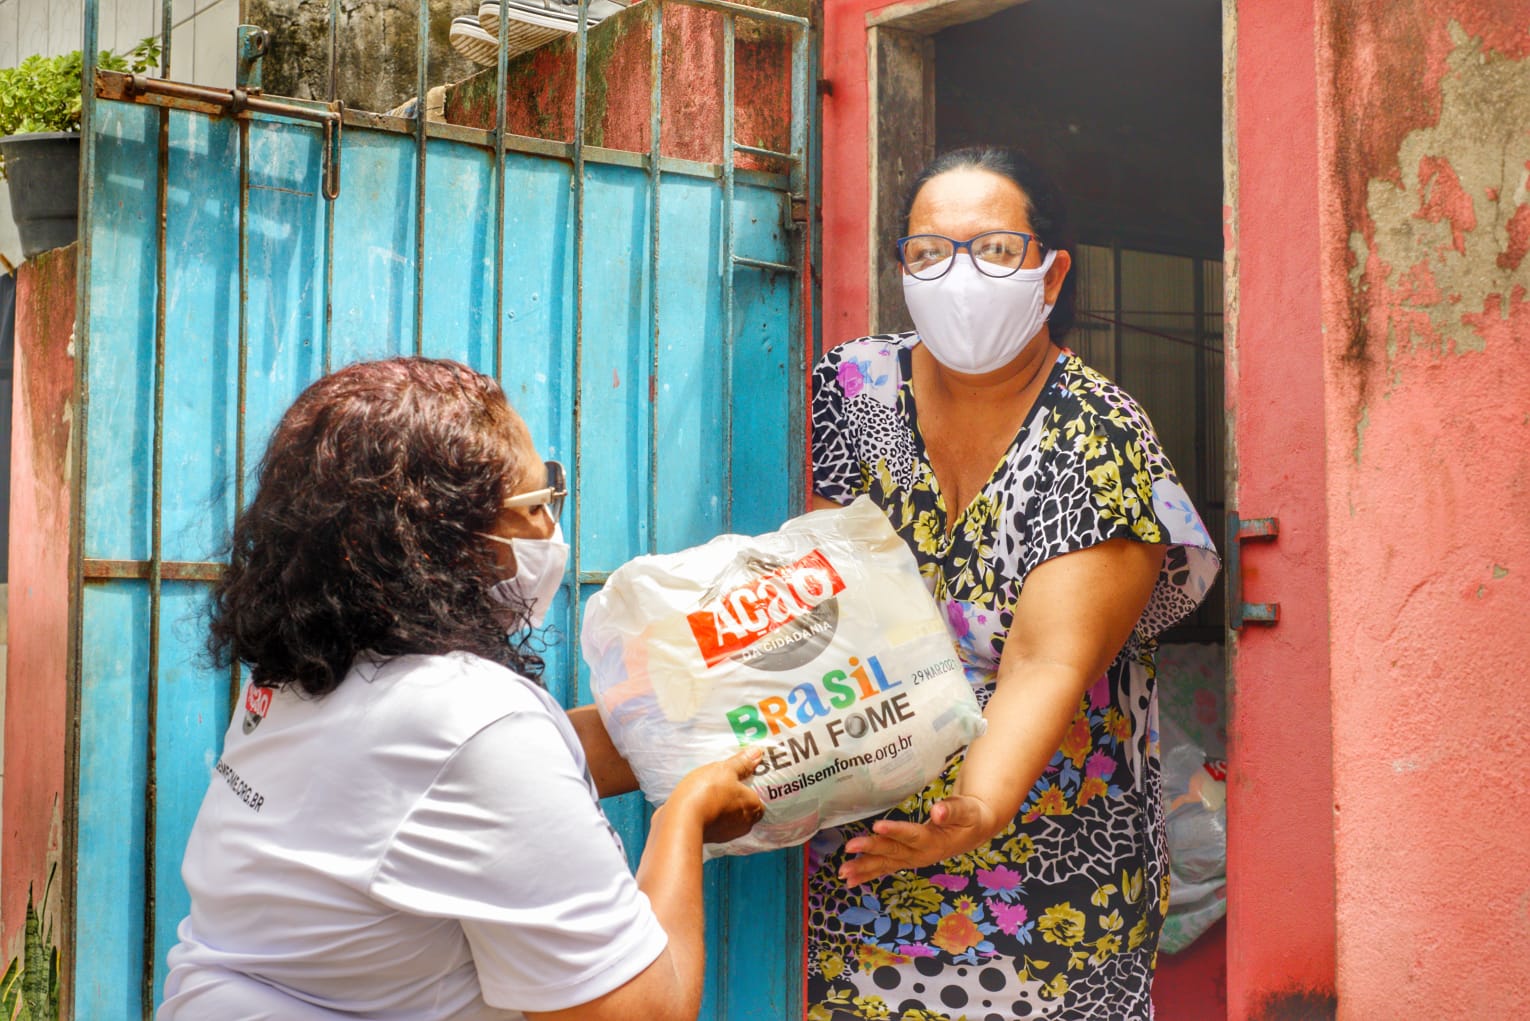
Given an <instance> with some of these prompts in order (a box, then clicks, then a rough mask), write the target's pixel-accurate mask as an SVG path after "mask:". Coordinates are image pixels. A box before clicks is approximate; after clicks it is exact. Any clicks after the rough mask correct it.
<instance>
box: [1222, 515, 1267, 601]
mask: <svg viewBox="0 0 1530 1021" xmlns="http://www.w3.org/2000/svg"><path fill="white" fill-rule="evenodd" d="M1278 535H1280V519H1279V518H1247V519H1244V518H1239V517H1238V512H1237V511H1228V512H1227V626H1228V627H1230V628H1232V629H1233V630H1234V631H1238V630H1241V629H1242V627H1243V625H1244V624H1275V623H1278V622H1279V621H1280V604H1279V603H1245V602H1244V601H1243V544H1244V543H1245V542H1271V541H1273V540H1274V539H1275V537H1276V536H1278Z"/></svg>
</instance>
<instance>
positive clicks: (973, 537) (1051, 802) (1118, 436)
mask: <svg viewBox="0 0 1530 1021" xmlns="http://www.w3.org/2000/svg"><path fill="white" fill-rule="evenodd" d="M917 343H918V340H917V338H916V337H915V335H913V334H903V335H899V336H882V337H869V338H865V339H863V340H857V341H852V342H850V343H848V344H844V345H841V346H840V347H837V348H835V349H833V350H832V351H830V352H829V353H828V354H826V355H825V356H824V357H823V359H822V361H821V362H820V363H819V365H818V368H817V372H816V379H815V388H814V395H813V477H814V485H815V488H816V490H817V492H818V493H819V494H820V495H822V496H824V497H827V498H828V499H830V500H833V501H835V502H838V503H848V502H849V501H850V500H852V499H853V498H855V497H856V496H859V495H860V494H862V493H866V494H870V496H871V497H872V499H873V500H874V501H875V502H876V503H877V504H878V505H879V506H880V507H881V508H882V509H883V510H884V511H885V512H886V514H887V516H888V518H889V519H890V520H891V522H892V524H893V527H894V528H896V529H897V530H898V532H899V534H900V535H902V536H903V538H904V540H905V541H906V542H907V543H908V544H909V547H910V548H911V549H912V550H913V551H914V555H915V558H916V559H917V560H918V562H919V566H920V570H921V572H922V573H923V575H924V578H925V581H926V582H927V583H928V584H929V586H930V588H931V590H932V592H933V593H934V595H935V598H936V600H937V601H938V602H939V603H940V604H941V606H942V607H943V609H944V610H945V612H946V615H947V620H948V622H949V625H950V628H951V634H952V637H953V638H954V639H955V641H956V643H957V645H958V647H959V649H960V652H961V656H962V660H963V663H964V666H965V667H966V671H967V677H968V679H969V680H970V681H971V683H972V684H973V686H974V687H975V688H976V690H977V693H978V698H979V700H980V701H982V702H984V703H986V701H987V698H988V696H989V694H991V693H992V690H993V684H994V678H995V672H996V671H997V669H998V666H999V657H1000V655H1001V654H1002V653H1003V651H1004V639H1005V636H1006V634H1007V633H1008V631H1009V627H1010V623H1011V621H1012V620H1013V615H1014V607H1015V602H1016V599H1017V598H1018V597H1019V595H1020V589H1021V586H1022V585H1024V584H1025V578H1026V576H1027V575H1028V574H1029V573H1030V571H1031V570H1032V569H1033V568H1035V567H1036V565H1038V564H1040V563H1043V562H1044V561H1046V560H1049V559H1051V558H1052V557H1056V556H1061V555H1063V554H1065V553H1069V552H1072V551H1075V550H1080V549H1085V548H1087V547H1090V546H1093V545H1095V544H1097V543H1100V542H1104V541H1106V540H1109V539H1116V538H1127V539H1135V540H1138V541H1141V542H1149V543H1161V544H1164V545H1167V546H1168V552H1167V555H1166V557H1165V561H1164V565H1163V570H1162V573H1161V575H1160V577H1159V579H1158V584H1157V586H1156V588H1155V590H1154V592H1153V595H1152V597H1151V599H1150V601H1149V604H1148V606H1147V609H1146V610H1145V611H1144V612H1143V615H1142V618H1141V619H1140V620H1139V621H1138V623H1137V626H1136V629H1135V631H1134V633H1133V635H1132V637H1131V638H1130V639H1129V640H1128V641H1127V643H1126V646H1125V647H1124V648H1123V649H1122V650H1121V652H1120V654H1119V655H1118V656H1117V657H1116V659H1115V661H1114V662H1113V663H1112V664H1111V666H1110V667H1109V668H1108V669H1107V670H1106V672H1105V674H1104V675H1103V676H1101V677H1100V679H1099V681H1098V682H1097V683H1096V684H1095V685H1094V687H1093V688H1091V689H1090V690H1089V691H1088V692H1087V693H1086V694H1085V695H1084V697H1083V698H1082V699H1081V700H1080V702H1079V707H1078V713H1077V715H1076V716H1075V717H1074V718H1073V723H1072V726H1071V727H1070V728H1069V729H1068V732H1067V735H1066V736H1065V737H1064V738H1063V742H1062V746H1061V747H1060V748H1059V749H1058V750H1057V753H1056V754H1055V755H1053V756H1052V760H1051V762H1050V764H1049V765H1048V766H1047V767H1046V769H1045V771H1044V772H1043V773H1042V775H1041V778H1040V779H1039V780H1038V781H1037V782H1036V785H1035V787H1034V788H1032V790H1031V792H1030V794H1029V796H1028V797H1027V798H1026V801H1025V803H1024V805H1023V806H1022V808H1021V810H1020V813H1019V815H1017V816H1016V817H1015V819H1014V820H1013V821H1012V822H1011V823H1010V825H1009V826H1007V827H1006V828H1005V829H1004V830H1003V831H1002V832H1001V833H999V834H998V835H997V836H996V837H994V838H993V840H991V841H990V842H989V843H988V844H986V845H984V846H983V847H980V848H978V849H977V850H975V851H973V852H971V853H970V854H965V855H962V856H960V857H958V858H953V859H950V860H947V861H944V862H941V863H940V864H938V865H935V866H933V867H930V868H926V869H921V870H911V871H907V872H902V873H898V874H896V875H893V876H889V877H886V878H884V879H881V880H877V881H874V882H872V883H869V884H866V885H863V886H859V887H847V886H846V885H845V884H844V883H842V882H841V881H840V880H839V879H838V877H837V873H838V870H839V866H840V865H841V864H842V862H843V861H844V859H845V855H844V850H843V847H844V843H845V841H847V840H849V839H850V838H851V837H854V836H856V835H857V834H861V833H865V832H867V831H868V829H869V827H870V825H871V823H872V822H874V821H875V820H874V819H866V820H862V821H860V822H857V823H852V824H849V825H846V826H841V827H838V828H836V829H830V830H825V831H823V832H822V833H820V834H819V835H818V836H817V837H815V838H814V839H813V841H812V842H811V843H810V845H809V848H808V871H809V879H808V892H807V897H808V912H807V914H808V934H807V935H808V939H807V943H808V948H807V951H808V952H807V958H808V960H807V968H808V976H807V984H808V996H807V1003H808V1013H807V1016H808V1018H809V1021H849V1019H876V1021H883V1019H886V1021H945V1019H949V1021H958V1019H967V1021H1008V1019H1010V1018H1048V1019H1053V1021H1084V1019H1090V1021H1094V1019H1116V1018H1132V1019H1137V1018H1148V1017H1151V1015H1152V1005H1151V1001H1150V998H1149V986H1150V982H1151V978H1152V972H1153V967H1154V963H1155V958H1156V954H1157V944H1158V933H1159V929H1160V927H1161V926H1162V924H1163V918H1164V912H1165V909H1166V907H1167V902H1168V896H1169V875H1168V869H1167V862H1166V856H1165V840H1164V819H1163V807H1162V804H1161V800H1160V787H1159V763H1158V749H1157V733H1156V731H1157V700H1156V694H1155V690H1154V672H1153V639H1154V636H1155V635H1157V634H1158V633H1159V632H1161V631H1162V630H1163V629H1164V628H1166V627H1168V626H1169V625H1170V624H1173V623H1174V622H1175V621H1177V620H1179V619H1180V618H1181V617H1183V616H1184V615H1185V614H1186V613H1188V612H1190V611H1191V610H1193V609H1194V608H1195V607H1196V606H1197V605H1198V604H1199V603H1200V602H1201V600H1202V599H1203V598H1204V597H1205V595H1206V591H1207V589H1208V588H1209V587H1210V585H1211V583H1212V580H1213V579H1214V578H1215V576H1216V572H1217V569H1218V561H1217V556H1216V551H1215V549H1214V547H1213V545H1212V542H1211V538H1210V536H1209V535H1207V533H1206V529H1205V527H1204V526H1203V525H1202V524H1201V520H1200V517H1199V516H1198V515H1197V514H1196V512H1195V509H1194V508H1193V507H1192V506H1191V505H1190V500H1189V498H1188V496H1187V495H1186V493H1185V490H1184V488H1183V487H1182V486H1181V485H1180V484H1179V481H1178V479H1177V478H1176V477H1175V474H1174V469H1173V467H1172V466H1171V465H1170V464H1169V462H1168V459H1167V458H1165V456H1164V454H1163V451H1162V449H1161V448H1160V446H1159V443H1158V439H1157V437H1156V436H1155V435H1154V433H1153V428H1152V425H1151V423H1149V421H1148V419H1147V416H1146V415H1145V414H1144V413H1143V411H1142V409H1141V408H1140V407H1138V405H1137V404H1136V402H1135V401H1133V400H1132V399H1131V397H1129V396H1128V395H1127V394H1126V393H1124V392H1123V391H1122V390H1121V389H1120V388H1118V387H1117V386H1116V385H1115V384H1113V383H1111V382H1110V381H1109V380H1107V379H1105V378H1104V377H1103V376H1101V375H1100V374H1099V373H1097V372H1095V371H1094V370H1093V369H1091V368H1089V367H1088V366H1087V365H1085V364H1084V363H1083V362H1082V361H1081V360H1080V359H1079V358H1078V356H1077V355H1074V354H1072V353H1071V352H1067V351H1063V352H1061V353H1060V354H1059V355H1058V357H1057V359H1056V361H1055V363H1054V364H1053V365H1052V366H1051V369H1050V374H1049V377H1048V379H1047V382H1046V384H1045V387H1044V389H1043V391H1042V393H1041V396H1040V397H1039V398H1038V399H1037V402H1036V406H1035V408H1034V409H1033V410H1032V411H1031V413H1030V415H1029V416H1028V418H1027V420H1026V422H1025V424H1024V425H1023V426H1022V427H1021V429H1020V431H1019V433H1018V434H1017V435H1016V437H1015V440H1014V442H1013V443H1012V444H1011V446H1010V448H1009V449H1008V451H1007V452H1006V453H1005V455H1004V457H1003V459H1002V460H1001V461H1000V463H999V465H998V466H997V467H996V468H995V470H994V473H993V475H992V476H991V477H990V478H989V480H988V482H987V483H986V485H985V486H984V487H983V489H982V490H981V491H980V492H979V493H978V494H977V496H976V497H974V498H973V500H972V502H971V504H970V505H969V506H968V507H966V508H965V509H962V508H948V507H947V506H946V505H945V503H944V501H943V500H942V498H941V494H940V490H939V486H938V485H937V483H936V481H935V475H934V472H933V470H932V469H931V467H930V463H929V459H928V458H927V457H926V455H925V452H924V449H923V441H922V439H921V438H920V435H919V429H918V414H917V411H916V409H915V405H914V394H913V391H912V389H911V387H910V385H909V381H910V366H911V364H912V362H911V353H912V350H913V347H914V345H915V344H917ZM953 513H954V514H956V515H957V517H956V518H955V521H954V522H952V525H951V527H950V528H949V529H948V528H947V521H948V518H949V516H950V515H951V514H953ZM960 769H961V757H960V756H957V757H956V758H955V759H953V761H952V762H951V763H950V764H949V765H948V767H947V769H946V771H945V773H944V774H943V775H941V776H940V777H938V778H936V779H935V780H934V781H933V782H932V783H931V784H930V786H929V787H927V788H926V789H925V790H924V791H923V792H921V793H920V794H917V795H915V796H913V797H911V798H909V799H908V800H907V801H905V802H904V803H903V804H902V805H900V806H899V807H898V808H896V809H894V810H893V811H891V812H889V813H886V815H885V816H883V818H896V819H913V820H916V821H923V820H924V819H926V818H927V816H928V812H929V809H930V807H931V805H932V804H934V802H936V801H938V800H939V799H941V798H942V797H944V796H946V795H947V794H948V793H950V792H951V791H952V789H953V787H954V785H955V782H956V777H957V775H958V773H959V771H960Z"/></svg>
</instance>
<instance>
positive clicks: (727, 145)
mask: <svg viewBox="0 0 1530 1021" xmlns="http://www.w3.org/2000/svg"><path fill="white" fill-rule="evenodd" d="M733 44H734V25H733V12H731V11H724V12H723V95H722V103H723V110H722V113H723V129H722V131H723V137H722V165H723V166H722V171H723V194H722V287H723V348H722V420H723V428H722V435H723V441H722V450H723V453H722V464H723V484H722V491H723V531H725V532H731V531H733V260H734V257H735V254H736V253H735V252H734V251H733V164H734V162H735V156H734V154H735V152H736V151H737V145H738V142H737V139H736V138H735V137H734V130H733V116H734V110H733V86H734V81H733V74H734V67H733Z"/></svg>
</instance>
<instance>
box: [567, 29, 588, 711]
mask: <svg viewBox="0 0 1530 1021" xmlns="http://www.w3.org/2000/svg"><path fill="white" fill-rule="evenodd" d="M589 30H590V2H589V0H579V35H578V38H577V39H575V41H574V180H573V188H574V385H573V386H572V387H571V388H570V389H571V390H572V392H573V420H574V432H573V446H574V486H573V489H574V493H573V496H574V534H573V535H571V536H569V537H568V546H569V559H570V560H571V561H572V568H573V570H572V574H571V577H572V578H573V587H572V589H571V590H570V592H569V614H570V616H571V618H572V620H573V631H572V633H573V634H574V635H576V636H577V635H578V634H579V632H580V623H581V621H582V619H583V615H584V600H583V599H581V598H580V596H581V593H580V591H579V574H580V566H581V557H582V554H583V552H584V549H583V547H584V543H583V541H582V540H583V536H582V533H581V530H580V527H579V526H580V521H581V513H582V510H583V506H584V502H583V500H582V499H581V496H582V493H583V491H584V487H583V486H582V485H580V483H581V482H582V481H583V475H582V474H581V467H582V464H583V460H582V458H581V452H582V451H581V444H580V435H579V427H580V423H581V420H582V417H583V411H584V407H583V405H584V395H583V393H582V390H583V386H582V383H583V380H584V117H585V104H586V103H587V102H588V98H589V95H588V94H589V83H588V82H587V81H586V78H587V77H588V74H589V49H590V47H589ZM572 673H573V677H574V679H575V683H574V684H572V685H570V688H571V689H572V690H570V691H569V692H568V698H569V699H570V700H576V699H577V698H578V690H577V689H578V683H577V681H578V675H579V667H578V662H577V660H576V661H575V662H574V664H573V671H572Z"/></svg>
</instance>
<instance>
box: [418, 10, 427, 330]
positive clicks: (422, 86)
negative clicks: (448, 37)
mask: <svg viewBox="0 0 1530 1021" xmlns="http://www.w3.org/2000/svg"><path fill="white" fill-rule="evenodd" d="M418 9H419V16H420V17H419V21H420V25H419V28H420V38H419V59H418V60H417V61H416V62H415V67H416V72H417V73H416V78H415V93H414V122H415V124H414V146H415V170H414V353H415V354H417V355H420V354H424V353H425V122H426V120H427V118H426V116H425V93H426V92H428V91H429V90H430V0H418Z"/></svg>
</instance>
